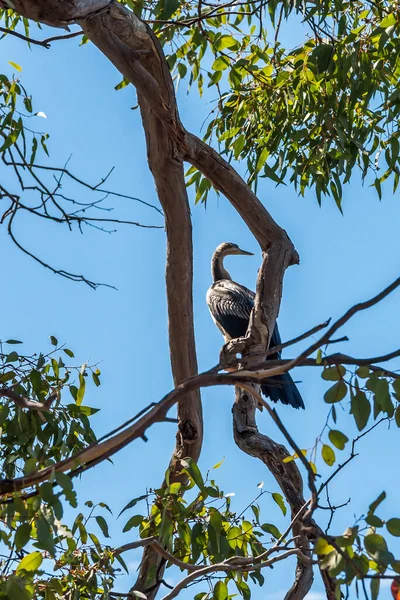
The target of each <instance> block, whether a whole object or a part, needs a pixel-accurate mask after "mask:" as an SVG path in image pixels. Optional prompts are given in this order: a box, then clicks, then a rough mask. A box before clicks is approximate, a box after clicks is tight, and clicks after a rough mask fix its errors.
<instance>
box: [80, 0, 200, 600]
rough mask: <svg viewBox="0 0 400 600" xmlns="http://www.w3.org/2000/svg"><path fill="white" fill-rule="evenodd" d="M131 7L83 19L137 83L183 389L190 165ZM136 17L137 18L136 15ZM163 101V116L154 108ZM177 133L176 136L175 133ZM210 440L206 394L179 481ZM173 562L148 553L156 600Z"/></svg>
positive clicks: (188, 398) (187, 348)
mask: <svg viewBox="0 0 400 600" xmlns="http://www.w3.org/2000/svg"><path fill="white" fill-rule="evenodd" d="M126 13H127V11H126V9H123V7H121V6H120V5H112V6H110V8H109V10H108V11H106V12H104V13H101V14H99V15H96V16H95V17H91V18H89V19H86V20H85V21H82V22H81V26H82V28H83V29H84V31H85V33H86V34H87V35H88V37H89V38H90V39H91V40H92V42H93V43H95V44H96V45H97V46H98V47H99V48H100V50H102V52H103V53H104V54H106V55H107V56H108V57H109V58H110V60H111V61H112V62H113V63H114V64H115V65H116V66H117V68H118V69H119V70H120V71H122V72H123V73H124V75H125V76H126V77H129V79H131V80H133V81H135V82H136V87H137V89H138V100H139V106H140V111H141V115H142V121H143V128H144V131H145V135H146V146H147V157H148V162H149V166H150V169H151V172H152V174H153V177H154V181H155V184H156V188H157V194H158V197H159V200H160V203H161V205H162V207H163V210H164V215H165V226H166V232H167V262H166V284H167V300H168V329H169V344H170V356H171V366H172V373H173V378H174V383H175V385H179V383H181V382H182V381H184V380H185V379H187V378H188V377H190V376H191V375H194V374H196V373H197V359H196V349H195V340H194V327H193V298H192V281H193V248H192V225H191V219H190V210H189V203H188V198H187V191H186V186H185V179H184V171H183V161H182V156H181V153H180V151H179V148H178V145H177V144H178V141H179V139H181V135H180V123H179V118H178V113H177V108H176V103H175V96H174V90H173V85H172V80H171V76H170V73H169V70H168V69H165V65H164V62H163V61H161V60H160V58H159V52H160V48H159V47H158V42H157V40H156V39H155V38H154V36H153V35H152V33H151V31H150V30H149V29H148V28H147V27H145V26H144V25H143V24H142V23H141V22H140V21H139V20H138V19H131V18H129V21H128V24H127V16H126ZM128 14H129V16H130V14H131V13H128ZM140 50H147V51H148V52H146V53H145V54H142V55H139V56H140V60H141V62H140V63H139V62H138V51H140ZM154 102H157V109H158V113H160V107H161V108H162V109H163V110H161V114H156V112H155V111H154ZM171 130H173V134H172V135H171ZM202 438H203V419H202V409H201V400H200V393H199V391H198V390H196V391H193V392H190V393H188V394H187V395H185V397H184V398H182V399H181V400H180V401H179V403H178V432H177V436H176V446H175V450H174V452H173V455H172V459H171V467H172V469H173V471H174V474H175V476H174V475H172V477H171V479H172V480H174V479H178V478H179V472H180V470H181V469H180V465H179V459H182V458H184V457H187V456H190V457H192V458H193V459H194V460H198V458H199V456H200V451H201V444H202ZM164 567H165V560H164V559H163V558H162V556H160V554H159V553H157V552H156V551H155V550H154V549H153V548H152V547H150V546H149V547H147V548H146V549H145V550H144V553H143V558H142V562H141V567H140V571H139V576H138V579H137V582H136V584H135V586H134V587H135V589H136V590H142V591H143V592H145V593H146V595H147V598H148V600H151V599H152V598H154V597H155V596H156V594H157V591H158V587H159V583H158V582H159V581H160V580H161V579H162V574H163V571H164Z"/></svg>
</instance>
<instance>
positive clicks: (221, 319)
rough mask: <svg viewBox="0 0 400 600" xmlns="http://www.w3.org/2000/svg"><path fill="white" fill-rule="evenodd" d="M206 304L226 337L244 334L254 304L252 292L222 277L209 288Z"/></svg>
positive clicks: (232, 337)
mask: <svg viewBox="0 0 400 600" xmlns="http://www.w3.org/2000/svg"><path fill="white" fill-rule="evenodd" d="M207 304H208V308H209V309H210V312H211V315H212V317H213V319H214V320H215V321H216V323H217V325H219V327H220V329H221V330H222V331H223V333H224V334H225V335H226V337H228V338H231V339H234V338H238V337H241V336H244V335H246V331H247V326H248V324H249V318H250V313H251V311H252V309H253V306H254V294H253V292H251V291H250V290H248V289H247V288H246V287H244V286H243V285H239V284H238V283H236V282H235V281H231V280H229V279H222V280H220V281H217V282H216V283H213V285H212V286H211V287H210V288H209V290H208V292H207Z"/></svg>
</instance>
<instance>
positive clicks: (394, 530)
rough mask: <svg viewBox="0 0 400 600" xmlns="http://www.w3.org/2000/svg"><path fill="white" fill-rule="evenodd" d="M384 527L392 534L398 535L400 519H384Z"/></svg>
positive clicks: (399, 533) (399, 532) (399, 534)
mask: <svg viewBox="0 0 400 600" xmlns="http://www.w3.org/2000/svg"><path fill="white" fill-rule="evenodd" d="M386 528H387V530H388V532H389V533H391V534H392V535H395V536H396V537H400V519H395V518H393V519H389V521H386Z"/></svg>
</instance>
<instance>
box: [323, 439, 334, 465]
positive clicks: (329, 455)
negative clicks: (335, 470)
mask: <svg viewBox="0 0 400 600" xmlns="http://www.w3.org/2000/svg"><path fill="white" fill-rule="evenodd" d="M321 456H322V458H323V459H324V461H325V462H326V464H327V465H329V466H330V467H331V466H332V465H333V464H334V462H335V460H336V457H335V452H334V451H333V449H332V448H331V447H330V446H328V445H327V444H324V445H323V446H322V450H321Z"/></svg>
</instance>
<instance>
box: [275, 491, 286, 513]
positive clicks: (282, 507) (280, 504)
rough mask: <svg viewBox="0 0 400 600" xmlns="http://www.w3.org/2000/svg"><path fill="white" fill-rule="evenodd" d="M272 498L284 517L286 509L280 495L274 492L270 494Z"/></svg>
mask: <svg viewBox="0 0 400 600" xmlns="http://www.w3.org/2000/svg"><path fill="white" fill-rule="evenodd" d="M272 497H273V499H274V500H275V502H276V503H277V505H278V506H279V508H280V509H281V511H282V512H283V515H284V516H286V512H287V508H286V505H285V501H284V499H283V496H282V495H281V494H278V493H276V492H275V493H273V494H272Z"/></svg>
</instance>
